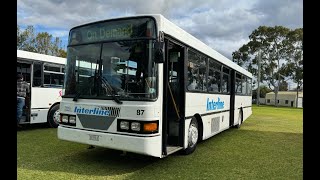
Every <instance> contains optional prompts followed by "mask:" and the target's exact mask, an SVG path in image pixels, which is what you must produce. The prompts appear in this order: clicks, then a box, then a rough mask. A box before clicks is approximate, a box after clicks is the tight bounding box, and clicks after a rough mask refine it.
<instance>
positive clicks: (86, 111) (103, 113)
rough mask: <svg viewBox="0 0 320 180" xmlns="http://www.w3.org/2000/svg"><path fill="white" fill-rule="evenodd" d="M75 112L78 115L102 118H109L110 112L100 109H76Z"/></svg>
mask: <svg viewBox="0 0 320 180" xmlns="http://www.w3.org/2000/svg"><path fill="white" fill-rule="evenodd" d="M74 112H75V113H77V114H89V115H101V116H109V115H110V113H111V112H110V110H104V109H100V108H91V109H90V108H81V107H78V106H76V107H74Z"/></svg>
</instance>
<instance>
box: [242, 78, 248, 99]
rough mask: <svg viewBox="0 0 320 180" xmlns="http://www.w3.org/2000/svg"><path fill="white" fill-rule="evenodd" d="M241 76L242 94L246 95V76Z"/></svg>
mask: <svg viewBox="0 0 320 180" xmlns="http://www.w3.org/2000/svg"><path fill="white" fill-rule="evenodd" d="M241 77H242V80H241V82H242V94H243V95H246V94H247V77H246V76H243V75H242V76H241Z"/></svg>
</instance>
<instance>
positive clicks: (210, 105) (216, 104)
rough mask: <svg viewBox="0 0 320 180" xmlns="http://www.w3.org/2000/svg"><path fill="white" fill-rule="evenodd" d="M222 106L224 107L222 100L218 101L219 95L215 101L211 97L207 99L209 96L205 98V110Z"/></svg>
mask: <svg viewBox="0 0 320 180" xmlns="http://www.w3.org/2000/svg"><path fill="white" fill-rule="evenodd" d="M223 108H224V101H220V98H219V97H218V100H217V101H214V100H213V99H212V100H209V98H207V111H210V110H216V109H223Z"/></svg>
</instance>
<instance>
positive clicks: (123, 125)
mask: <svg viewBox="0 0 320 180" xmlns="http://www.w3.org/2000/svg"><path fill="white" fill-rule="evenodd" d="M120 129H122V130H128V129H129V122H128V121H121V122H120Z"/></svg>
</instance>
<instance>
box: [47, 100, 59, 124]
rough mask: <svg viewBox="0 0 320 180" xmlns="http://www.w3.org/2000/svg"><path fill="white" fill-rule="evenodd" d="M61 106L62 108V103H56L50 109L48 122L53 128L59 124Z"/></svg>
mask: <svg viewBox="0 0 320 180" xmlns="http://www.w3.org/2000/svg"><path fill="white" fill-rule="evenodd" d="M59 108H60V104H56V105H54V106H53V107H52V108H51V109H50V111H49V114H48V123H49V125H50V127H52V128H57V127H58V126H59V118H60V112H59Z"/></svg>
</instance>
